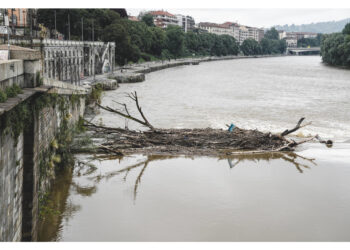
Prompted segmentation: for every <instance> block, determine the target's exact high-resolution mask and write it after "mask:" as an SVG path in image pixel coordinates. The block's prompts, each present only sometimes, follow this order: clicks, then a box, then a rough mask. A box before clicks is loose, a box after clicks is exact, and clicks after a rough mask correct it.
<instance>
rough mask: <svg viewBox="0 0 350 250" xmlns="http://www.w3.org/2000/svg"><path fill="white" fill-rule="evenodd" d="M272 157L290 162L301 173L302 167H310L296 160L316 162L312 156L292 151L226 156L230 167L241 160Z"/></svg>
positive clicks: (266, 159)
mask: <svg viewBox="0 0 350 250" xmlns="http://www.w3.org/2000/svg"><path fill="white" fill-rule="evenodd" d="M273 159H282V160H284V161H287V162H290V163H291V164H293V165H294V166H295V167H296V169H297V170H298V171H299V172H300V173H303V172H304V171H303V170H302V168H307V169H310V166H308V165H307V164H303V163H300V162H299V161H298V160H304V161H307V162H309V163H311V164H312V165H314V166H316V165H317V164H316V163H315V159H314V158H307V157H304V156H301V155H298V154H296V153H293V152H288V153H269V154H259V155H250V156H249V155H243V156H241V157H240V156H238V157H237V156H236V157H234V158H227V161H228V164H229V166H230V168H234V167H236V166H237V165H238V164H239V163H240V162H241V161H246V160H248V161H254V162H257V161H259V160H265V161H270V160H273Z"/></svg>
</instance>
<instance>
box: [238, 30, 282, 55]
mask: <svg viewBox="0 0 350 250" xmlns="http://www.w3.org/2000/svg"><path fill="white" fill-rule="evenodd" d="M286 49H287V43H286V41H285V40H284V39H282V40H279V36H278V32H277V30H276V29H275V28H272V29H270V30H268V31H266V33H265V36H264V38H263V39H261V41H260V43H258V42H257V41H256V40H254V39H246V40H244V41H243V43H242V45H241V51H242V52H243V54H244V55H247V56H248V55H270V54H283V53H284V52H285V51H286Z"/></svg>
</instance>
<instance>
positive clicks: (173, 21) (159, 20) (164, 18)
mask: <svg viewBox="0 0 350 250" xmlns="http://www.w3.org/2000/svg"><path fill="white" fill-rule="evenodd" d="M145 14H150V15H152V16H153V20H154V24H155V25H156V26H157V27H160V28H163V29H165V28H166V27H168V26H169V25H178V26H179V20H178V18H177V16H175V15H173V14H171V13H169V12H167V11H163V10H157V11H149V12H146V13H141V14H140V16H143V15H145Z"/></svg>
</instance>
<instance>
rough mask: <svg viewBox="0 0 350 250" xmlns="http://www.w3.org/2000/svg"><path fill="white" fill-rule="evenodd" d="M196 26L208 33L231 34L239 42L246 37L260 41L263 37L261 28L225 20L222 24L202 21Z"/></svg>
mask: <svg viewBox="0 0 350 250" xmlns="http://www.w3.org/2000/svg"><path fill="white" fill-rule="evenodd" d="M198 27H199V28H200V29H201V30H206V31H207V32H209V33H213V34H217V35H229V36H232V37H234V38H235V39H236V40H237V41H238V42H239V43H240V44H242V43H243V41H244V40H246V39H248V38H250V39H254V40H256V41H258V42H260V41H261V39H262V38H263V37H264V30H263V29H259V28H255V27H249V26H244V25H240V24H238V23H233V22H225V23H223V24H216V23H208V22H203V23H199V25H198Z"/></svg>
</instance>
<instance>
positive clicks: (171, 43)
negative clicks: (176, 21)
mask: <svg viewBox="0 0 350 250" xmlns="http://www.w3.org/2000/svg"><path fill="white" fill-rule="evenodd" d="M165 32H166V44H167V46H166V47H167V49H168V50H169V51H170V53H171V54H173V55H174V56H175V58H176V57H180V56H181V55H182V53H183V50H184V41H185V39H184V37H185V35H184V32H183V31H182V29H181V27H179V26H174V25H169V26H168V27H167V28H166V31H165Z"/></svg>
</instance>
